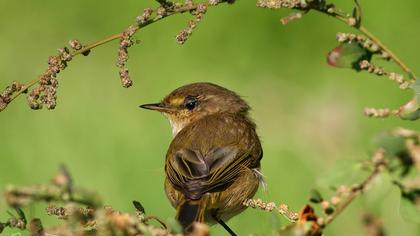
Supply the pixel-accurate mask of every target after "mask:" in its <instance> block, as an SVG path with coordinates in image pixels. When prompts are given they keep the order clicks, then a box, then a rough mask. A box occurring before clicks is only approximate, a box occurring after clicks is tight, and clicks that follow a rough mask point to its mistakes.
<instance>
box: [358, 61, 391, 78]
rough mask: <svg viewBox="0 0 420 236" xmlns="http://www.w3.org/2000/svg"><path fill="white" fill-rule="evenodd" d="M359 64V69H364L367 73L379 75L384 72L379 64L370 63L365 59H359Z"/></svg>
mask: <svg viewBox="0 0 420 236" xmlns="http://www.w3.org/2000/svg"><path fill="white" fill-rule="evenodd" d="M359 66H360V69H362V70H366V71H367V72H369V73H373V74H376V75H379V76H381V75H384V74H385V71H384V68H382V67H380V66H376V65H373V64H372V63H370V62H369V61H367V60H363V61H361V62H360V63H359Z"/></svg>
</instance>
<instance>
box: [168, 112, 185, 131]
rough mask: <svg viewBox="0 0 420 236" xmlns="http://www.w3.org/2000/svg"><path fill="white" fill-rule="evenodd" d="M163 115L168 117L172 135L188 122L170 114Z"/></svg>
mask: <svg viewBox="0 0 420 236" xmlns="http://www.w3.org/2000/svg"><path fill="white" fill-rule="evenodd" d="M165 116H166V117H167V118H168V120H169V124H171V128H172V137H175V136H176V135H177V134H178V133H179V131H181V130H182V129H183V128H184V127H185V126H186V125H187V124H188V122H186V121H182V120H180V119H176V118H174V117H172V116H169V115H166V114H165Z"/></svg>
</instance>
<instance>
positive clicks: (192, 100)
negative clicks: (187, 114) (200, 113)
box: [184, 96, 198, 111]
mask: <svg viewBox="0 0 420 236" xmlns="http://www.w3.org/2000/svg"><path fill="white" fill-rule="evenodd" d="M197 104H198V100H197V98H196V97H194V96H187V97H186V98H185V101H184V106H185V108H187V109H188V110H190V111H191V110H193V109H194V108H195V107H196V106H197Z"/></svg>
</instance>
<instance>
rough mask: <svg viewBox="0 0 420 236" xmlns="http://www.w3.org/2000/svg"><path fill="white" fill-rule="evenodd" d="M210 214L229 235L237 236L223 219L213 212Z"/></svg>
mask: <svg viewBox="0 0 420 236" xmlns="http://www.w3.org/2000/svg"><path fill="white" fill-rule="evenodd" d="M212 216H213V219H215V220H216V221H217V223H219V224H220V225H221V226H222V227H223V228H224V229H225V230H226V231H228V233H229V234H230V235H231V236H237V235H236V234H235V232H233V230H232V229H231V228H229V226H228V225H227V224H226V223H225V222H223V220H221V219H219V218H218V217H217V216H216V215H215V214H213V215H212Z"/></svg>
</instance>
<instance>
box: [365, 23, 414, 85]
mask: <svg viewBox="0 0 420 236" xmlns="http://www.w3.org/2000/svg"><path fill="white" fill-rule="evenodd" d="M357 29H358V30H359V31H360V32H362V33H363V34H364V35H366V36H367V37H369V38H370V39H371V40H372V41H373V42H374V43H376V44H377V45H378V46H379V47H380V48H382V50H384V51H385V52H386V53H388V54H389V56H390V57H391V59H392V60H393V61H395V63H397V64H398V66H400V67H401V69H403V70H404V71H405V72H407V73H408V74H409V75H410V76H411V77H412V78H413V79H417V76H416V75H415V74H414V73H413V71H412V70H411V69H410V68H409V67H408V66H407V65H406V64H405V63H404V62H403V61H402V60H401V59H400V58H399V57H397V55H396V54H395V53H394V52H392V51H391V50H390V49H389V48H388V47H387V46H385V44H383V43H382V42H381V41H380V40H379V39H378V38H377V37H376V36H375V35H373V34H372V33H371V32H370V31H368V30H367V29H366V28H365V27H364V26H360V27H359V28H357Z"/></svg>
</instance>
